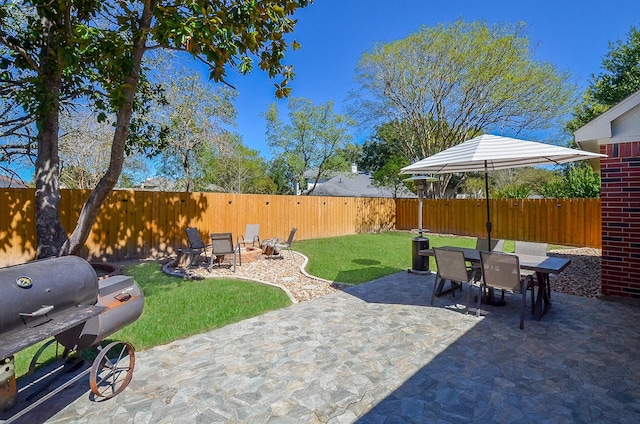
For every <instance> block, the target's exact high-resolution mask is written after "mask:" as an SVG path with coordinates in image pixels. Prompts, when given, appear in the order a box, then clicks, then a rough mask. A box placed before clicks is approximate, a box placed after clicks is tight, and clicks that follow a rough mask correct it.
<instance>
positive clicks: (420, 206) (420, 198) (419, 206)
mask: <svg viewBox="0 0 640 424" xmlns="http://www.w3.org/2000/svg"><path fill="white" fill-rule="evenodd" d="M418 234H419V235H420V237H422V190H418Z"/></svg>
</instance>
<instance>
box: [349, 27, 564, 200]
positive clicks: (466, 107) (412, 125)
mask: <svg viewBox="0 0 640 424" xmlns="http://www.w3.org/2000/svg"><path fill="white" fill-rule="evenodd" d="M356 80H357V81H358V82H359V86H360V87H359V90H358V91H357V92H355V93H354V94H353V98H352V109H353V114H354V116H359V118H360V119H361V122H363V123H364V124H365V125H371V124H379V123H380V122H386V123H390V124H391V125H393V126H394V127H395V129H396V131H397V135H398V140H399V141H400V142H399V143H398V146H397V147H398V154H400V155H402V156H403V157H405V158H406V159H407V160H409V161H410V162H415V161H417V160H419V159H422V158H425V157H427V156H431V155H433V154H435V153H438V152H440V151H441V150H444V149H446V148H449V147H451V146H453V145H455V144H458V143H460V142H462V141H464V140H467V139H469V138H472V137H474V136H476V135H479V134H481V133H482V132H489V131H490V130H492V129H493V130H499V131H501V132H502V131H504V130H507V131H509V132H510V133H512V134H513V135H514V136H517V135H519V134H521V133H524V132H527V131H532V130H542V129H548V128H552V127H555V126H558V127H562V124H561V120H562V119H563V118H564V117H565V116H566V114H567V113H568V108H569V107H570V106H571V105H572V104H573V103H572V102H573V99H572V93H573V86H572V85H571V84H570V83H569V75H568V74H567V73H563V72H559V71H558V70H557V69H556V68H555V67H553V66H552V65H551V64H549V63H541V62H537V61H535V60H533V58H532V52H531V48H530V42H529V39H528V38H527V37H526V36H525V35H524V28H523V26H522V25H520V24H518V25H493V26H490V25H488V24H486V23H484V22H465V21H462V20H459V21H456V22H454V23H452V24H449V25H445V24H440V25H438V26H435V27H430V28H421V29H420V30H419V31H418V32H416V33H414V34H410V35H409V36H407V37H406V38H404V39H402V40H398V41H395V42H392V43H387V44H381V45H378V46H376V47H375V48H374V49H373V50H372V51H370V52H367V53H365V54H364V55H363V56H362V57H361V59H360V62H359V64H358V66H357V69H356ZM440 178H441V182H440V185H439V192H440V195H443V194H444V193H445V190H446V188H447V185H448V182H449V180H450V178H451V175H449V174H445V175H443V176H441V177H440Z"/></svg>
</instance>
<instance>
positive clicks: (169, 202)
mask: <svg viewBox="0 0 640 424" xmlns="http://www.w3.org/2000/svg"><path fill="white" fill-rule="evenodd" d="M34 194H35V191H34V190H33V189H0V266H7V265H11V264H16V263H24V262H27V261H29V260H32V259H33V258H34V257H35V253H36V247H37V242H36V234H35V211H34V207H33V205H34ZM88 196H89V191H87V190H61V201H60V207H59V210H60V216H61V221H62V224H63V226H64V227H65V229H66V230H67V231H68V232H70V231H71V230H72V229H73V228H74V227H75V223H76V221H77V218H78V216H79V214H80V210H81V208H82V205H83V204H84V202H85V200H86V198H87V197H88ZM246 224H260V237H261V239H265V238H271V237H281V238H286V237H287V236H288V235H289V232H290V230H291V228H292V227H297V228H298V232H297V233H296V240H300V239H311V238H319V237H331V236H340V235H346V234H356V233H363V232H376V231H387V230H392V229H394V228H395V202H394V200H393V199H372V198H345V197H316V196H276V195H249V194H226V193H168V192H153V191H132V190H116V191H114V192H113V193H111V195H110V196H109V198H108V199H107V201H106V202H105V204H104V205H103V207H102V209H101V211H100V213H99V215H98V217H97V220H96V222H95V224H94V225H93V228H92V231H91V234H90V235H89V238H88V239H87V243H86V246H85V247H84V249H83V252H82V253H81V256H84V257H86V258H87V259H89V260H95V259H98V258H105V259H107V260H121V259H126V258H136V257H162V256H166V255H170V254H173V253H174V252H175V251H176V249H178V248H179V247H184V246H186V245H187V238H186V234H185V232H184V229H185V228H186V227H198V229H199V230H200V233H201V236H202V238H203V239H204V240H206V239H207V238H208V235H209V233H210V232H231V233H232V234H233V237H234V238H237V237H238V235H240V234H243V233H244V231H245V226H246Z"/></svg>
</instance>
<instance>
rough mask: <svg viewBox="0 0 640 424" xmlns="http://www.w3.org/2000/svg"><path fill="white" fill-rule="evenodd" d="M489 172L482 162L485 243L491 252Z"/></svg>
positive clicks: (491, 225) (491, 226)
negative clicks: (485, 224) (485, 228)
mask: <svg viewBox="0 0 640 424" xmlns="http://www.w3.org/2000/svg"><path fill="white" fill-rule="evenodd" d="M488 174H489V172H488V169H487V161H486V160H485V161H484V195H485V196H484V197H485V201H486V202H487V241H488V243H489V244H488V245H489V250H491V230H492V228H493V224H491V209H490V207H489V175H488Z"/></svg>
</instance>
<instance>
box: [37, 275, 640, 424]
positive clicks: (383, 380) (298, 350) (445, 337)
mask: <svg viewBox="0 0 640 424" xmlns="http://www.w3.org/2000/svg"><path fill="white" fill-rule="evenodd" d="M433 280H434V276H433V275H429V276H420V275H415V274H410V273H406V272H403V273H398V274H394V275H391V276H388V277H384V278H380V279H378V280H375V281H372V282H370V283H367V284H362V285H360V286H357V287H353V288H349V289H346V290H343V291H338V292H335V293H332V294H327V295H324V296H320V297H318V298H315V299H312V300H309V301H305V302H301V303H298V304H294V305H292V306H290V307H288V308H284V309H281V310H277V311H274V312H270V313H267V314H264V315H261V316H258V317H255V318H252V319H248V320H244V321H242V322H239V323H236V324H232V325H228V326H226V327H224V328H221V329H218V330H214V331H211V332H208V333H205V334H200V335H197V336H193V337H190V338H187V339H184V340H178V341H176V342H173V343H171V344H168V345H164V346H159V347H156V348H153V349H149V350H147V351H143V352H138V353H137V355H136V369H135V373H134V377H133V381H132V382H131V384H130V385H129V386H128V387H127V388H126V390H125V391H124V392H123V393H121V394H120V395H118V396H117V397H115V398H113V399H111V400H108V401H104V402H95V401H93V400H92V399H91V396H90V395H89V393H88V383H87V384H86V385H85V384H82V382H80V383H78V384H75V385H74V387H73V388H72V389H69V390H67V391H66V392H65V394H64V396H59V397H57V398H55V399H54V400H53V401H50V402H49V403H48V405H43V407H41V408H38V409H37V410H36V411H35V412H34V413H31V414H29V416H28V417H27V418H26V419H25V421H24V422H30V423H33V422H43V421H46V422H50V423H65V424H68V423H87V422H90V423H114V424H115V423H118V424H121V423H153V424H157V423H461V422H469V423H488V422H499V423H509V422H514V423H515V422H517V423H522V422H535V423H540V422H549V423H637V422H640V357H639V355H640V354H639V352H640V326H639V325H638V324H639V323H640V306H639V305H638V304H637V303H635V302H627V303H625V302H619V301H610V300H604V299H594V298H586V297H581V296H573V295H567V294H562V293H553V294H552V301H553V307H552V308H551V310H550V311H549V313H547V314H546V315H545V316H544V317H543V318H542V320H541V321H539V322H538V321H534V320H532V319H531V317H530V315H529V316H527V319H526V320H525V328H524V330H520V329H519V328H518V300H517V298H510V297H507V306H505V307H484V308H483V309H482V316H481V317H480V318H476V316H475V315H474V314H470V315H466V314H465V313H464V307H463V305H459V304H457V303H456V302H457V301H462V299H464V298H465V297H464V296H460V295H458V296H456V298H452V297H451V296H450V295H444V296H442V297H441V298H438V299H436V302H435V304H434V306H430V305H429V298H430V294H431V290H432V287H433V286H432V285H433ZM208 307H215V305H208Z"/></svg>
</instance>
